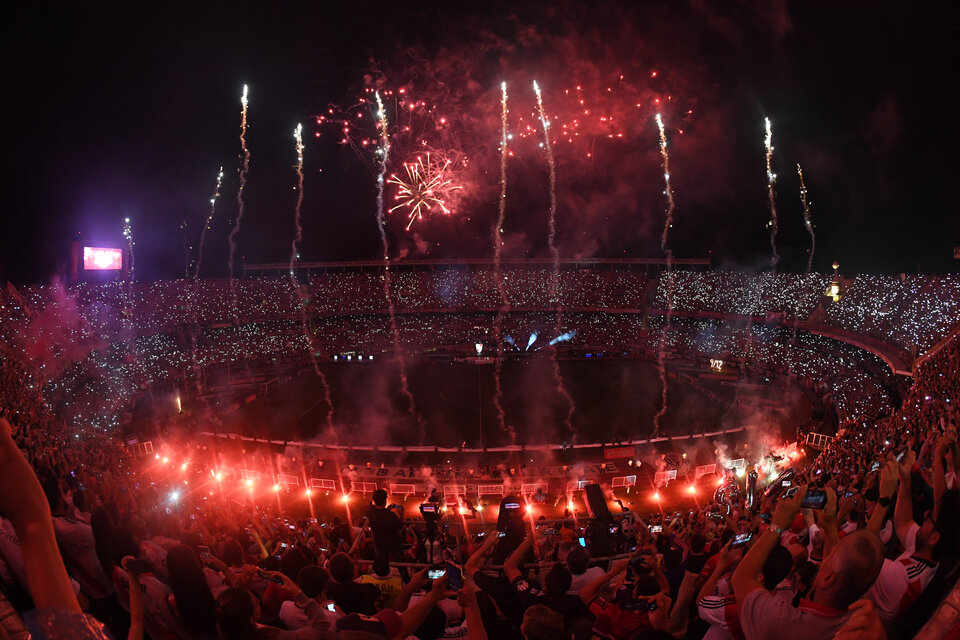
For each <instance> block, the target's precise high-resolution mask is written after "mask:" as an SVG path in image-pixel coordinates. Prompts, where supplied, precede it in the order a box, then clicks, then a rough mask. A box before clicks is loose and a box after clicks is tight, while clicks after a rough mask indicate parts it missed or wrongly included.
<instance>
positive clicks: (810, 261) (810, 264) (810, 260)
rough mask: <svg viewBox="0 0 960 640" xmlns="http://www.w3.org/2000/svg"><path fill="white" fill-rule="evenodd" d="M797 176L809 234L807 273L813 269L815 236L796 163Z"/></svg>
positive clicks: (804, 220) (808, 204)
mask: <svg viewBox="0 0 960 640" xmlns="http://www.w3.org/2000/svg"><path fill="white" fill-rule="evenodd" d="M797 175H798V176H800V202H801V203H802V204H803V224H804V226H806V227H807V233H809V234H810V255H809V256H808V257H807V273H810V271H811V270H812V269H813V252H814V250H815V249H816V248H817V236H816V235H815V234H814V232H813V221H811V219H810V201H809V200H808V199H807V183H806V182H804V181H803V169H801V168H800V164H799V163H797Z"/></svg>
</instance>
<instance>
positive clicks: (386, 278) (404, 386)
mask: <svg viewBox="0 0 960 640" xmlns="http://www.w3.org/2000/svg"><path fill="white" fill-rule="evenodd" d="M374 97H375V98H376V100H377V113H376V117H377V128H378V129H379V134H380V148H379V149H377V153H378V154H379V155H380V173H379V175H378V176H377V229H378V230H379V231H380V243H381V245H382V247H383V297H384V298H385V299H386V302H387V311H388V312H389V314H390V330H391V331H392V333H393V352H394V354H395V355H396V357H397V364H398V368H399V369H400V391H401V392H402V393H403V395H404V396H405V397H406V398H407V404H408V409H409V412H410V415H411V416H413V417H414V418H416V419H417V423H418V425H419V426H420V444H423V441H424V440H425V439H426V435H427V434H426V427H425V425H424V424H423V419H422V418H421V417H420V416H419V414H418V412H417V410H416V404H415V403H414V401H413V393H411V392H410V384H409V381H408V380H407V363H406V361H405V359H404V357H403V351H402V350H401V349H400V331H399V329H398V328H397V312H396V309H395V308H394V306H393V297H392V296H391V295H390V242H389V240H387V229H386V226H385V224H384V221H383V190H384V187H385V186H386V184H385V183H386V180H385V176H386V174H387V162H389V160H390V135H389V133H388V132H387V111H386V109H384V108H383V100H382V99H381V98H380V93H379V92H377V93H376V94H374Z"/></svg>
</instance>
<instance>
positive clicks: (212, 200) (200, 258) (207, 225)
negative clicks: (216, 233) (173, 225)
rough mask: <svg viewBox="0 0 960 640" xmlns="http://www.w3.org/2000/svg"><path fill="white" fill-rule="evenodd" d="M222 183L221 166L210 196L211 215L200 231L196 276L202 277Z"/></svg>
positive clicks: (194, 273)
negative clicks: (202, 266) (211, 224)
mask: <svg viewBox="0 0 960 640" xmlns="http://www.w3.org/2000/svg"><path fill="white" fill-rule="evenodd" d="M221 184H223V167H220V172H219V173H217V187H216V188H215V189H214V190H213V195H212V196H211V197H210V215H208V216H207V222H206V223H205V224H204V225H203V229H202V230H201V231H200V245H199V246H198V247H197V268H196V269H194V272H193V277H194V278H198V277H200V263H201V262H203V243H204V240H206V237H207V229H209V228H210V223H211V222H212V221H213V212H214V210H215V209H216V207H217V198H219V197H220V185H221Z"/></svg>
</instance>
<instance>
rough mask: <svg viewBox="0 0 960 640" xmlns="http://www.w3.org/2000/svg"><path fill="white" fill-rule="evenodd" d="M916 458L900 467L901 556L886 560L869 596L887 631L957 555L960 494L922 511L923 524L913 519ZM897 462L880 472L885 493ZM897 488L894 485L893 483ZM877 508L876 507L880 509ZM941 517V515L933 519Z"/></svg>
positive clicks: (910, 454)
mask: <svg viewBox="0 0 960 640" xmlns="http://www.w3.org/2000/svg"><path fill="white" fill-rule="evenodd" d="M914 463H915V455H914V452H913V450H912V449H910V450H908V451H907V453H906V454H905V455H904V457H903V459H902V460H901V462H900V463H899V466H898V469H897V470H898V472H899V482H900V488H899V490H898V491H897V506H896V509H895V510H894V515H893V521H894V528H895V530H896V533H897V539H898V540H899V541H900V544H901V545H903V549H904V550H903V553H902V554H900V555H899V556H898V557H897V558H896V559H895V560H884V562H883V568H882V569H881V571H880V576H879V578H878V579H877V581H876V584H874V585H873V588H871V589H870V591H868V592H867V595H866V597H867V598H869V599H870V600H871V601H872V602H873V604H874V605H875V606H876V609H877V613H878V614H879V616H880V619H881V620H882V621H883V623H884V624H885V625H887V627H888V628H889V627H890V626H891V625H892V624H893V622H894V621H895V620H896V618H897V616H898V615H899V614H900V613H901V612H903V611H905V610H906V609H907V607H909V606H910V605H911V604H912V603H913V602H914V601H915V600H916V599H917V598H918V597H919V596H920V594H922V593H923V591H924V590H925V589H926V588H927V586H929V584H930V582H931V581H932V580H933V578H934V576H935V575H936V573H937V568H938V567H939V563H940V560H941V558H943V557H944V556H945V555H948V554H953V553H956V552H957V551H958V550H960V500H958V497H960V493H958V491H957V490H955V489H950V490H948V491H946V492H945V493H944V494H943V495H942V496H940V501H939V502H938V503H937V504H936V505H935V506H934V508H932V509H928V510H926V512H925V513H924V515H923V523H922V524H917V523H916V522H915V521H914V519H913V517H914V515H913V498H912V477H913V466H914ZM895 465H897V463H896V462H891V463H889V464H888V465H887V467H884V473H885V474H886V477H884V478H882V479H881V485H883V484H884V482H885V481H886V483H887V486H886V487H885V488H884V489H883V491H885V492H889V490H890V489H889V485H890V484H891V478H890V476H892V470H893V469H894V466H895ZM894 486H895V484H894ZM878 508H879V505H878ZM935 514H939V515H935Z"/></svg>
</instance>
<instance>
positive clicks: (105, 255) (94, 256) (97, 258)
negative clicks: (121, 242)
mask: <svg viewBox="0 0 960 640" xmlns="http://www.w3.org/2000/svg"><path fill="white" fill-rule="evenodd" d="M83 268H84V269H86V270H87V271H116V270H117V269H122V268H123V249H109V248H106V247H84V248H83Z"/></svg>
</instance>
